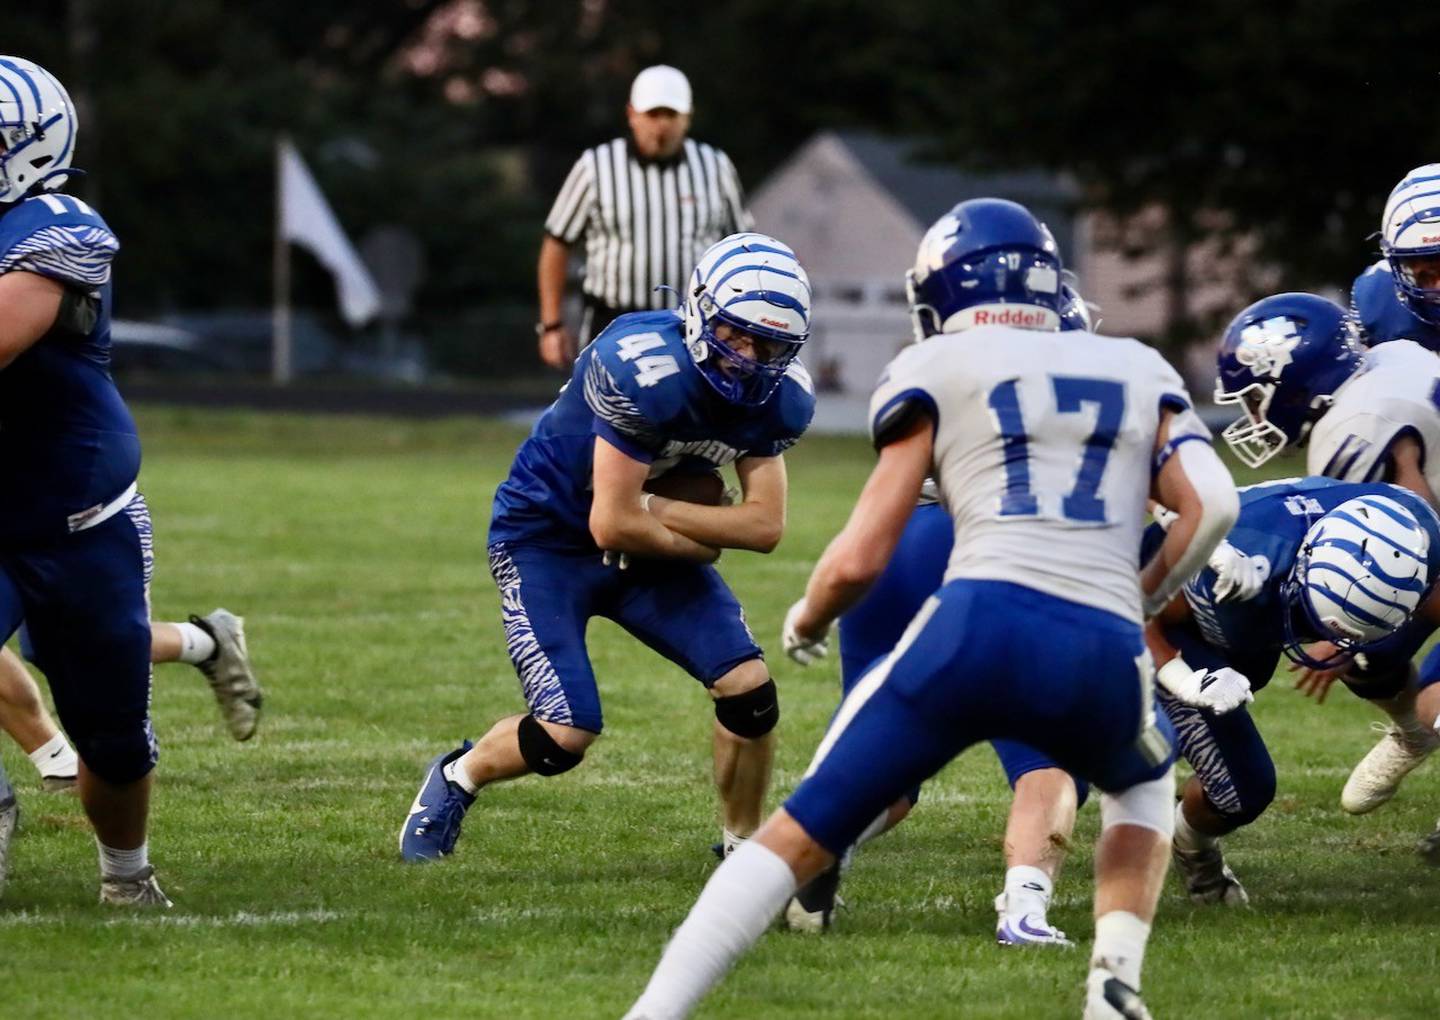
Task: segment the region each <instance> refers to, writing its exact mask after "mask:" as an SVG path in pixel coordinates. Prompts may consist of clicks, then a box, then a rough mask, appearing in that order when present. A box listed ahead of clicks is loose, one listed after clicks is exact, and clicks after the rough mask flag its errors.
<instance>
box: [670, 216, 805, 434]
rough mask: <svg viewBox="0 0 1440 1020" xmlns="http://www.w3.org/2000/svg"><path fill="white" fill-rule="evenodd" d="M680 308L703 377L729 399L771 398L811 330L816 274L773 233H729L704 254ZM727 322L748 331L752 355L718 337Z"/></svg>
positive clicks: (687, 339)
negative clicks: (811, 274) (811, 276)
mask: <svg viewBox="0 0 1440 1020" xmlns="http://www.w3.org/2000/svg"><path fill="white" fill-rule="evenodd" d="M682 314H683V315H684V318H685V347H686V350H688V351H689V352H690V357H691V358H692V359H694V361H695V364H696V365H697V366H698V367H699V369H700V374H701V375H702V376H704V377H705V381H706V382H708V383H709V384H710V385H711V386H712V387H714V388H715V391H716V392H717V393H719V394H720V396H722V397H724V398H725V399H726V400H727V401H729V402H730V403H732V404H739V405H742V406H746V407H753V406H756V405H759V404H763V403H765V401H767V400H769V399H770V395H771V394H772V393H774V392H775V388H776V387H777V386H779V385H780V380H781V379H783V378H784V377H785V371H786V369H787V368H789V366H790V362H792V361H794V360H795V356H796V355H797V354H799V353H800V348H801V346H802V345H803V344H804V343H805V341H806V339H807V338H809V336H810V279H809V277H807V276H806V275H805V270H804V269H803V268H802V267H801V265H800V263H799V261H797V260H796V258H795V253H794V252H793V251H791V250H790V248H789V247H788V246H786V245H785V244H783V243H782V242H780V241H777V240H775V238H773V237H767V236H766V235H765V234H756V233H741V234H731V235H730V236H729V237H726V238H722V239H721V240H720V241H717V242H716V243H715V244H713V245H711V246H710V248H709V249H708V250H707V251H706V252H705V254H703V255H701V256H700V261H699V262H698V263H697V264H696V266H695V271H694V272H693V273H691V274H690V285H689V287H687V288H686V291H685V304H684V307H683V309H682ZM721 324H724V325H728V326H729V327H731V329H732V330H737V331H739V332H740V333H743V334H746V336H747V337H748V339H749V341H750V352H751V353H750V354H748V355H747V354H745V353H743V352H742V351H739V350H736V349H735V348H734V347H732V346H731V344H729V343H726V342H725V341H724V340H723V339H721V338H720V337H718V336H717V335H716V334H715V327H716V326H717V325H721ZM727 332H729V331H727Z"/></svg>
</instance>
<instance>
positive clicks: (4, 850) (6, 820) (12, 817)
mask: <svg viewBox="0 0 1440 1020" xmlns="http://www.w3.org/2000/svg"><path fill="white" fill-rule="evenodd" d="M19 824H20V805H19V804H17V803H16V802H15V798H14V797H7V798H5V800H4V801H3V802H0V893H3V892H4V891H5V878H6V876H7V875H9V874H10V837H11V836H14V835H15V826H17V825H19Z"/></svg>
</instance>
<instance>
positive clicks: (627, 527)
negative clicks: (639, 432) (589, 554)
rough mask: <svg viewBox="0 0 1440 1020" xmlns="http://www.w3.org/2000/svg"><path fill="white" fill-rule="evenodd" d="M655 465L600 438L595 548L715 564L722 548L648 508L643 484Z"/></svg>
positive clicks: (595, 481)
mask: <svg viewBox="0 0 1440 1020" xmlns="http://www.w3.org/2000/svg"><path fill="white" fill-rule="evenodd" d="M649 474H650V465H649V464H646V463H645V462H643V461H638V460H636V459H635V458H634V457H631V456H630V455H629V454H627V453H625V452H624V451H623V450H621V449H619V448H618V447H616V446H613V445H611V444H610V443H608V442H606V441H605V440H604V439H603V438H601V437H599V436H597V437H596V438H595V460H594V468H593V475H592V481H593V484H594V500H593V502H592V503H591V505H590V534H591V536H592V537H593V538H594V539H595V544H596V545H598V546H599V547H600V548H601V549H605V550H607V551H610V552H617V553H628V554H629V555H631V556H658V557H663V558H668V559H681V560H696V561H698V562H701V563H710V562H713V561H714V560H715V559H716V558H717V557H719V555H720V550H719V549H717V548H715V547H714V546H711V545H705V544H703V543H700V542H696V541H694V540H693V539H689V538H686V537H685V536H684V535H682V534H680V533H678V532H675V531H671V530H670V529H669V528H667V527H666V526H665V525H664V524H661V523H660V521H659V520H658V519H657V518H656V517H655V516H654V515H653V514H650V513H648V512H647V511H646V510H645V507H644V505H643V503H642V499H643V497H644V495H645V493H644V490H643V488H642V487H643V486H644V484H645V479H646V478H647V477H648V476H649Z"/></svg>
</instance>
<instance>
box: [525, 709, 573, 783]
mask: <svg viewBox="0 0 1440 1020" xmlns="http://www.w3.org/2000/svg"><path fill="white" fill-rule="evenodd" d="M519 737H520V757H522V758H524V759H525V764H526V765H528V766H530V771H531V772H533V773H535V774H536V775H537V776H558V775H559V774H560V773H562V772H569V771H570V770H571V769H573V768H574V767H575V766H576V765H579V764H580V762H581V761H582V760H583V759H584V758H585V754H584V752H583V751H582V752H581V753H580V754H576V753H575V752H574V751H567V750H565V748H563V747H561V746H560V745H559V744H557V743H556V742H555V738H554V737H552V736H551V735H550V734H549V733H548V732H546V730H545V727H544V726H541V725H540V723H539V721H538V720H536V718H535V717H534V716H533V715H527V716H526V717H525V718H524V719H521V720H520V729H519Z"/></svg>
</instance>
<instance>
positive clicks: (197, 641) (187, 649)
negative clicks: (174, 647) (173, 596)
mask: <svg viewBox="0 0 1440 1020" xmlns="http://www.w3.org/2000/svg"><path fill="white" fill-rule="evenodd" d="M173 626H174V627H175V629H176V630H178V631H179V632H180V661H181V662H188V663H190V665H192V666H193V665H195V664H196V663H200V662H204V661H205V660H206V659H208V658H210V656H212V655H214V654H215V639H214V638H213V637H211V636H210V635H209V634H207V633H205V628H204V627H197V626H196V625H195V624H193V623H177V624H173Z"/></svg>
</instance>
